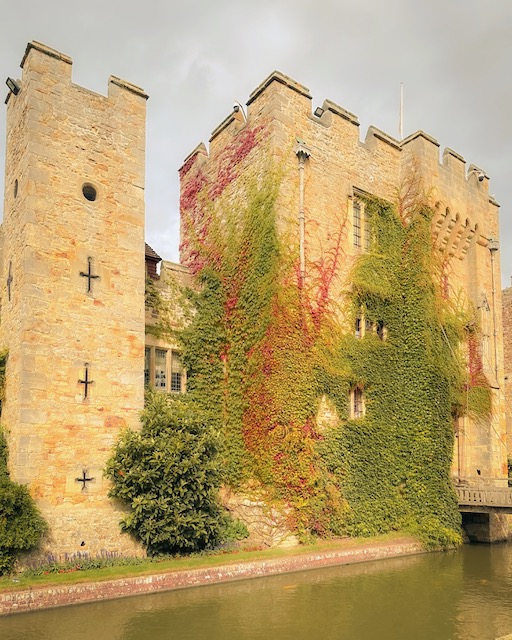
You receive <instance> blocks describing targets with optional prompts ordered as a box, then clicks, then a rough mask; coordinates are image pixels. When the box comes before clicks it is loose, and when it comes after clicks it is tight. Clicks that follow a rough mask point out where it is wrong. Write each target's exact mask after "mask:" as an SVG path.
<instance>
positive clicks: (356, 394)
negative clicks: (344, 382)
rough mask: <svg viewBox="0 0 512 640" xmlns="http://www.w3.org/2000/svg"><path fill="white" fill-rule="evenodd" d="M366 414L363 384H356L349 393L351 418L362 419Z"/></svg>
mask: <svg viewBox="0 0 512 640" xmlns="http://www.w3.org/2000/svg"><path fill="white" fill-rule="evenodd" d="M365 415H366V398H365V394H364V389H363V387H362V386H361V385H355V386H353V387H352V388H351V389H350V393H349V418H350V420H360V419H361V418H364V417H365Z"/></svg>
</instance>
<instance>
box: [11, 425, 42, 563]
mask: <svg viewBox="0 0 512 640" xmlns="http://www.w3.org/2000/svg"><path fill="white" fill-rule="evenodd" d="M46 529H47V526H46V523H45V521H44V520H43V518H42V516H41V515H40V513H39V511H38V509H37V507H36V505H35V503H34V500H33V499H32V497H31V496H30V494H29V492H28V489H27V488H26V487H25V486H23V485H20V484H18V483H16V482H13V481H12V480H11V479H10V477H9V473H8V471H7V443H6V440H5V436H4V434H3V433H2V432H1V431H0V575H3V574H4V573H8V572H9V571H11V570H12V568H13V566H14V563H15V561H16V559H17V558H18V557H19V556H20V555H21V554H22V553H24V552H27V551H32V550H33V549H36V548H37V546H38V545H39V542H40V541H41V538H42V536H43V535H44V533H45V532H46Z"/></svg>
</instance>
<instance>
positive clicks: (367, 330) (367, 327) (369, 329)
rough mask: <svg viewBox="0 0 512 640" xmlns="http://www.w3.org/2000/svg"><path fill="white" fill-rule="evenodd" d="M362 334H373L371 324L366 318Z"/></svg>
mask: <svg viewBox="0 0 512 640" xmlns="http://www.w3.org/2000/svg"><path fill="white" fill-rule="evenodd" d="M364 332H365V334H366V333H373V322H372V321H371V320H368V318H366V319H365V321H364Z"/></svg>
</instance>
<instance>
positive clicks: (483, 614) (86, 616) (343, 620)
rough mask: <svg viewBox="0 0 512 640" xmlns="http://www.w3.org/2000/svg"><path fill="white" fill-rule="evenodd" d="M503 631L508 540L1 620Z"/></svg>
mask: <svg viewBox="0 0 512 640" xmlns="http://www.w3.org/2000/svg"><path fill="white" fill-rule="evenodd" d="M507 634H512V544H502V545H494V546H487V545H474V546H466V547H464V548H463V549H460V550H458V551H454V552H447V553H434V554H426V555H419V556H412V557H407V558H398V559H389V560H380V561H376V562H369V563H364V564H359V565H352V566H345V567H334V568H327V569H320V570H312V571H303V572H298V573H291V574H286V575H281V576H275V577H269V578H258V579H252V580H245V581H240V582H233V583H227V584H222V585H212V586H204V587H195V588H191V589H183V590H180V591H173V592H168V593H164V594H157V595H145V596H137V597H132V598H125V599H120V600H114V601H108V602H107V601H106V602H98V603H94V604H84V605H78V606H73V607H65V608H61V609H53V610H47V611H40V612H34V613H27V614H17V615H13V616H8V617H4V618H0V638H1V640H82V639H83V640H164V639H165V640H167V639H171V640H471V639H474V640H495V638H498V637H500V636H504V635H507Z"/></svg>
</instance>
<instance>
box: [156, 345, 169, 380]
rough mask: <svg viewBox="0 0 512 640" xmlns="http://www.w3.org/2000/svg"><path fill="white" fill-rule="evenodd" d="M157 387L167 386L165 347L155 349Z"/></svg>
mask: <svg viewBox="0 0 512 640" xmlns="http://www.w3.org/2000/svg"><path fill="white" fill-rule="evenodd" d="M155 387H156V388H157V389H160V390H161V389H166V388H167V351H166V350H165V349H155Z"/></svg>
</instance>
